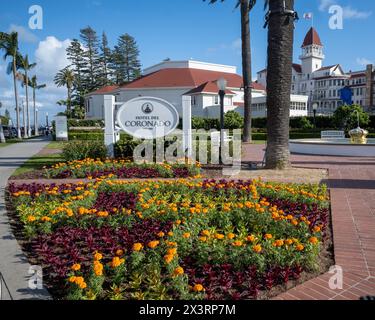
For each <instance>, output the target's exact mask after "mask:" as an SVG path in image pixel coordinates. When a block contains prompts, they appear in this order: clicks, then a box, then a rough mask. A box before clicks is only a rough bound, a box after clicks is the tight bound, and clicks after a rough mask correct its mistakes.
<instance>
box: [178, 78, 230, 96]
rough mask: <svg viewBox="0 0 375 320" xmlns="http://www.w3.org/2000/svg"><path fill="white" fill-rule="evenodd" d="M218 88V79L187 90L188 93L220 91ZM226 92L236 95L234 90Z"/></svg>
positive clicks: (226, 91)
mask: <svg viewBox="0 0 375 320" xmlns="http://www.w3.org/2000/svg"><path fill="white" fill-rule="evenodd" d="M218 90H219V89H218V88H217V84H216V81H209V82H205V83H203V84H201V85H200V86H198V87H196V88H194V89H192V90H190V91H188V92H186V93H185V94H186V95H190V94H194V93H203V92H204V93H216V94H217V93H218ZM225 93H226V94H228V95H236V94H235V93H234V92H233V91H230V90H225Z"/></svg>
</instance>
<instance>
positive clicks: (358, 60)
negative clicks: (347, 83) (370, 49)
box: [356, 58, 374, 66]
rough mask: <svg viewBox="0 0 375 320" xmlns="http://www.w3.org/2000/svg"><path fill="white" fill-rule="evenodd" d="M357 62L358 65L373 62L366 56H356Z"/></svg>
mask: <svg viewBox="0 0 375 320" xmlns="http://www.w3.org/2000/svg"><path fill="white" fill-rule="evenodd" d="M356 61H357V64H359V65H360V66H367V65H368V64H374V63H373V62H372V61H371V60H369V59H366V58H357V60H356Z"/></svg>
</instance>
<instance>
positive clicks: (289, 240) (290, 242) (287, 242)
mask: <svg viewBox="0 0 375 320" xmlns="http://www.w3.org/2000/svg"><path fill="white" fill-rule="evenodd" d="M285 244H287V245H288V246H290V245H291V244H293V240H292V239H287V240H285Z"/></svg>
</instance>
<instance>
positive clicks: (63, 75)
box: [54, 67, 75, 115]
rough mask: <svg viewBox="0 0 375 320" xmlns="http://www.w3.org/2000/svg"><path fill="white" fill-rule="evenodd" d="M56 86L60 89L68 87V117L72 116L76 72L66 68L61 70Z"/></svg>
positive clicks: (56, 79) (57, 76)
mask: <svg viewBox="0 0 375 320" xmlns="http://www.w3.org/2000/svg"><path fill="white" fill-rule="evenodd" d="M54 81H55V84H56V85H57V86H58V87H66V88H67V91H68V97H67V111H68V115H70V114H71V111H72V89H73V85H74V81H75V77H74V72H73V70H71V69H69V67H66V68H64V69H62V70H60V71H59V72H58V73H57V74H56V76H55V80H54Z"/></svg>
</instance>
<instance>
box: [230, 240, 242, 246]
mask: <svg viewBox="0 0 375 320" xmlns="http://www.w3.org/2000/svg"><path fill="white" fill-rule="evenodd" d="M232 246H234V247H241V246H242V241H234V242H233V243H232Z"/></svg>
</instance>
